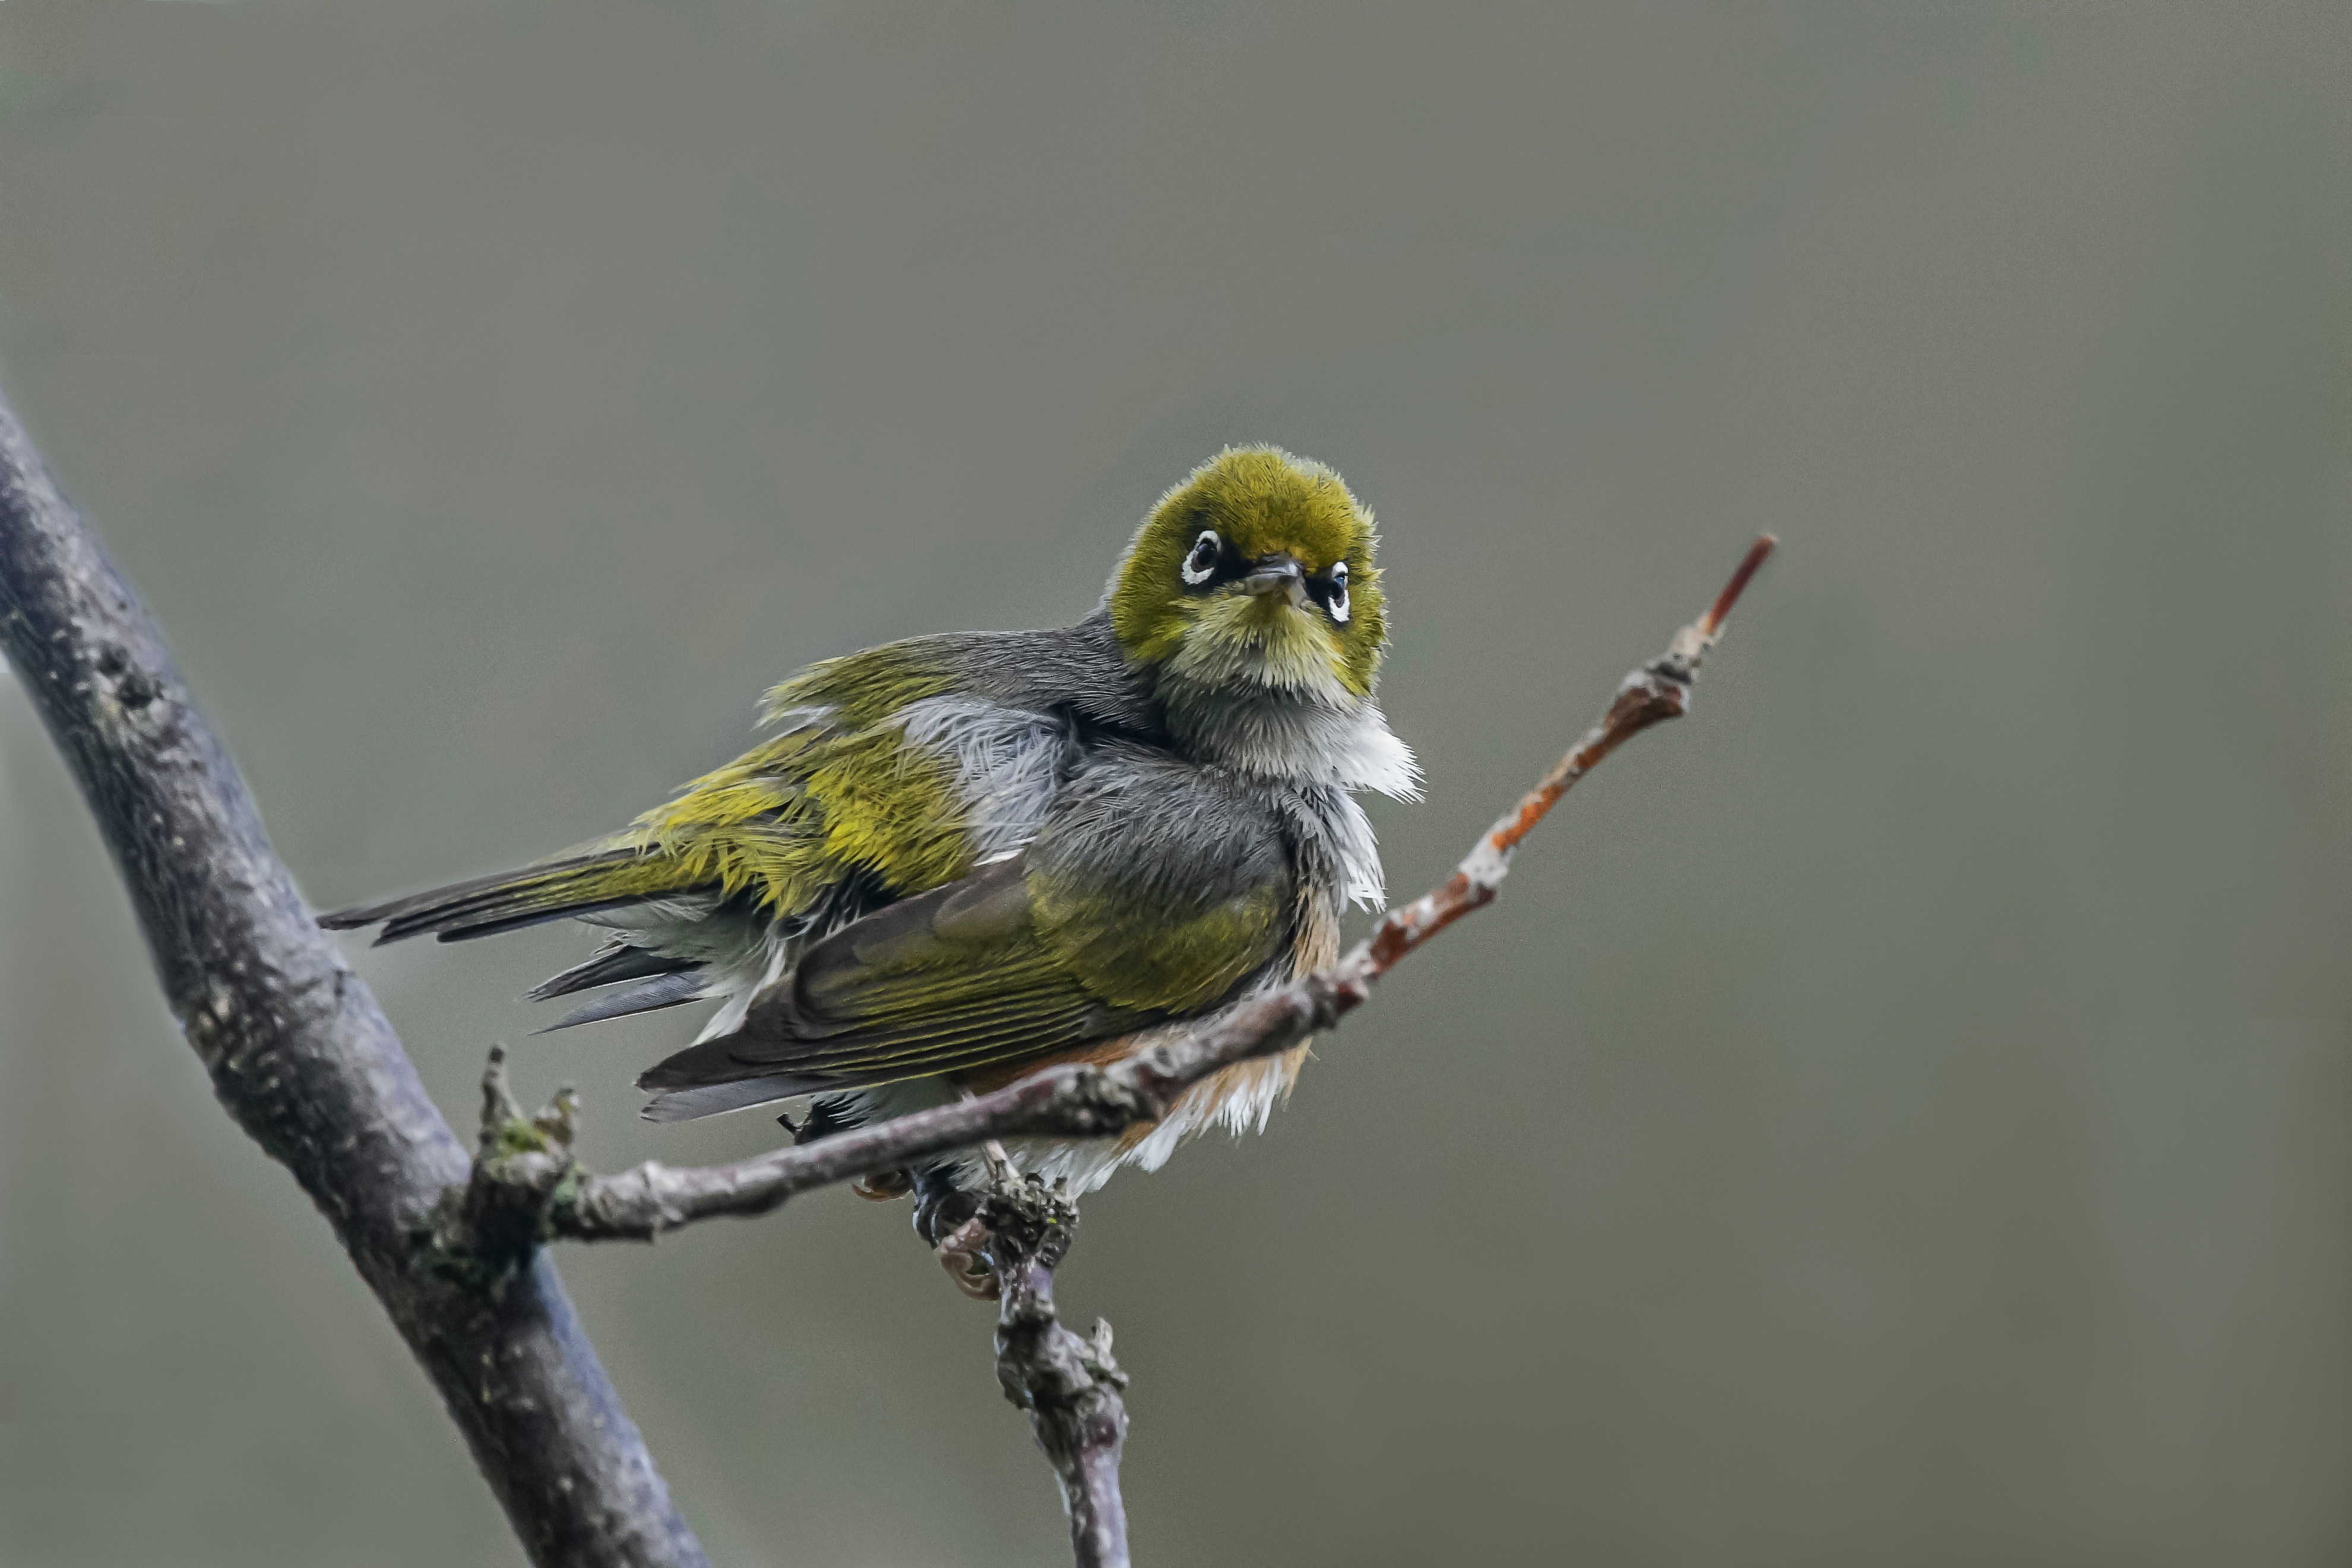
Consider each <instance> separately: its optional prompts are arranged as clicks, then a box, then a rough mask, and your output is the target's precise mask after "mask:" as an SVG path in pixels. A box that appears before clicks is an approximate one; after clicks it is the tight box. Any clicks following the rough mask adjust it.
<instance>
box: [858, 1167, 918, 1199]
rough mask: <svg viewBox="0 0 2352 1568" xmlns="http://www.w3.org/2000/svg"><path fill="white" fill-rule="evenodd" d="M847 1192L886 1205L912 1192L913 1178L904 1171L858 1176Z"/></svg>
mask: <svg viewBox="0 0 2352 1568" xmlns="http://www.w3.org/2000/svg"><path fill="white" fill-rule="evenodd" d="M849 1190H850V1191H852V1192H854V1193H856V1195H857V1196H858V1197H863V1198H868V1199H871V1200H872V1201H873V1202H876V1203H888V1202H890V1201H891V1200H892V1199H894V1198H901V1197H906V1196H907V1195H908V1193H910V1192H912V1191H914V1190H915V1177H914V1175H913V1173H912V1172H909V1171H907V1170H904V1169H900V1170H895V1171H877V1172H875V1173H874V1174H873V1175H872V1176H859V1177H858V1178H857V1179H856V1181H854V1182H851V1183H850V1184H849Z"/></svg>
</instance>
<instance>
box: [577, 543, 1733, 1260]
mask: <svg viewBox="0 0 2352 1568" xmlns="http://www.w3.org/2000/svg"><path fill="white" fill-rule="evenodd" d="M1776 542H1777V541H1775V540H1774V539H1773V538H1772V537H1771V536H1770V535H1769V534H1767V535H1765V536H1763V537H1762V538H1759V539H1757V541H1756V542H1755V543H1754V544H1753V545H1751V546H1750V547H1749V548H1748V554H1747V556H1746V557H1745V558H1744V559H1742V560H1741V561H1740V563H1739V569H1738V571H1736V572H1735V573H1733V575H1732V578H1731V580H1730V582H1729V583H1728V584H1727V585H1726V586H1725V588H1724V590H1723V591H1722V593H1720V594H1719V595H1717V598H1716V601H1715V603H1714V604H1713V606H1712V607H1711V608H1709V609H1708V611H1707V612H1706V614H1704V615H1702V616H1701V617H1699V619H1698V620H1696V621H1695V622H1692V623H1691V624H1689V625H1687V626H1685V627H1684V628H1683V629H1682V630H1681V631H1679V632H1675V637H1674V641H1673V642H1672V643H1669V644H1668V646H1667V648H1666V651H1665V653H1664V654H1662V655H1660V656H1659V657H1658V658H1657V659H1655V660H1654V661H1652V662H1651V663H1650V664H1644V665H1643V666H1642V667H1641V668H1640V669H1637V670H1635V671H1633V674H1629V675H1627V676H1626V677H1625V679H1624V681H1623V682H1622V684H1621V685H1619V686H1618V688H1617V692H1616V695H1614V697H1612V699H1611V701H1610V704H1609V707H1608V711H1607V712H1605V713H1604V714H1603V715H1602V716H1601V719H1600V722H1598V723H1597V724H1595V725H1594V726H1593V727H1591V729H1589V730H1587V731H1585V733H1584V735H1583V736H1582V737H1580V739H1579V740H1578V741H1577V743H1576V744H1575V746H1573V747H1570V749H1569V752H1568V754H1567V755H1566V756H1565V757H1562V758H1560V759H1559V763H1558V764H1556V765H1555V766H1554V767H1553V768H1552V769H1551V771H1550V772H1549V773H1547V774H1545V775H1544V777H1543V779H1542V780H1541V781H1540V782H1538V784H1537V786H1536V787H1535V789H1532V790H1529V791H1528V793H1527V794H1526V795H1525V796H1523V797H1521V799H1520V800H1519V803H1518V804H1517V806H1515V807H1514V808H1512V810H1510V811H1509V812H1507V814H1505V815H1504V816H1503V817H1501V818H1500V819H1498V820H1497V821H1496V823H1495V825H1494V826H1493V827H1491V828H1489V829H1487V830H1486V832H1485V833H1484V834H1482V835H1480V837H1479V840H1478V842H1477V843H1476V844H1475V846H1473V848H1472V849H1471V851H1470V853H1469V854H1468V855H1466V856H1465V857H1464V859H1463V861H1462V863H1461V864H1460V865H1459V866H1458V867H1457V868H1455V870H1454V874H1453V875H1452V876H1451V877H1449V878H1447V879H1446V880H1445V881H1444V883H1441V884H1439V885H1438V886H1437V887H1434V888H1433V889H1431V890H1430V891H1429V892H1428V893H1425V894H1423V895H1422V896H1421V897H1419V898H1417V899H1415V900H1413V901H1412V903H1411V904H1406V905H1404V906H1403V907H1402V908H1400V909H1392V910H1391V911H1389V912H1388V913H1387V914H1386V915H1382V916H1381V921H1380V924H1379V925H1375V926H1374V927H1373V928H1372V932H1371V935H1370V936H1367V937H1366V938H1365V939H1364V940H1363V941H1362V942H1360V943H1359V944H1358V945H1357V946H1356V947H1355V948H1354V949H1353V950H1352V951H1351V952H1349V953H1348V954H1347V955H1346V956H1343V957H1341V958H1340V959H1339V962H1337V963H1336V964H1333V965H1332V966H1330V967H1328V968H1326V969H1323V970H1321V971H1319V972H1318V973H1316V974H1313V975H1310V976H1308V977H1307V978H1305V979H1303V980H1299V981H1297V982H1295V983H1294V984H1291V985H1289V986H1286V987H1284V988H1281V989H1279V990H1275V991H1270V992H1268V993H1266V994H1265V995H1264V996H1261V997H1257V998H1253V999H1251V1000H1249V1001H1247V1002H1244V1003H1243V1004H1241V1005H1240V1006H1238V1007H1236V1008H1234V1009H1231V1010H1229V1011H1227V1012H1225V1013H1223V1015H1221V1016H1219V1017H1217V1018H1215V1019H1212V1020H1210V1021H1209V1022H1207V1023H1205V1024H1203V1025H1202V1027H1201V1028H1199V1029H1197V1030H1193V1031H1192V1032H1191V1033H1190V1034H1187V1035H1184V1036H1182V1037H1181V1038H1180V1039H1177V1040H1171V1041H1168V1042H1166V1043H1163V1044H1160V1045H1156V1046H1153V1047H1152V1048H1150V1050H1148V1051H1141V1052H1139V1053H1138V1054H1137V1055H1134V1056H1131V1057H1129V1058H1127V1059H1126V1060H1124V1061H1118V1062H1116V1063H1113V1064H1112V1065H1110V1066H1108V1067H1095V1066H1077V1065H1060V1066H1055V1067H1048V1068H1045V1069H1043V1070H1041V1071H1037V1072H1034V1073H1032V1074H1030V1075H1029V1076H1028V1077H1026V1078H1024V1079H1022V1080H1021V1081H1020V1082H1015V1083H1013V1084H1010V1085H1008V1086H1007V1087H1005V1088H1003V1089H1000V1090H998V1091H996V1092H994V1093H992V1094H982V1095H979V1096H977V1097H975V1098H972V1099H970V1100H964V1101H961V1102H959V1103H956V1104H953V1105H945V1106H941V1107H940V1108H938V1109H936V1110H930V1111H922V1112H918V1113H915V1114H913V1115H910V1116H900V1117H898V1118H896V1119H894V1120H892V1121H887V1122H881V1123H877V1124H874V1125H873V1126H870V1127H862V1128H859V1129H857V1130H856V1131H854V1132H847V1133H840V1134H834V1135H833V1136H830V1137H826V1138H821V1139H819V1140H817V1141H815V1142H814V1143H810V1144H804V1145H801V1146H800V1147H798V1148H792V1149H779V1150H777V1151H775V1152H774V1153H772V1154H766V1155H759V1156H758V1157H756V1158H753V1159H749V1160H743V1161H740V1162H738V1163H736V1164H734V1165H726V1166H701V1167H696V1168H689V1169H677V1168H674V1167H672V1166H665V1165H661V1164H659V1163H658V1162H648V1163H647V1164H645V1165H641V1166H636V1167H635V1168H634V1169H631V1170H627V1171H624V1172H622V1173H621V1174H619V1175H617V1176H577V1177H576V1179H574V1180H572V1182H571V1183H570V1184H569V1185H568V1186H564V1187H562V1188H561V1189H558V1190H555V1191H553V1192H551V1194H550V1195H549V1196H548V1197H547V1198H546V1201H545V1202H544V1204H543V1206H541V1207H539V1208H538V1209H537V1210H536V1216H537V1219H538V1223H539V1227H540V1233H541V1235H544V1236H547V1237H551V1238H553V1237H563V1238H568V1239H572V1240H577V1241H610V1240H638V1241H646V1240H651V1239H653V1238H655V1237H656V1236H658V1235H660V1234H661V1233H662V1232H664V1231H667V1230H675V1229H677V1228H678V1227H680V1226H683V1225H689V1224H692V1223H693V1222H694V1221H696V1220H698V1219H709V1218H719V1217H721V1216H733V1217H738V1218H742V1217H748V1216H751V1215H759V1214H766V1213H768V1212H770V1211H771V1210H772V1209H774V1208H776V1207H779V1206H781V1205H782V1203H783V1202H784V1201H785V1200H786V1199H788V1198H790V1197H793V1194H795V1193H801V1192H806V1191H809V1190H810V1189H812V1188H814V1187H821V1186H832V1185H834V1184H835V1183H836V1182H845V1181H855V1180H857V1179H859V1178H860V1177H864V1176H877V1175H879V1174H882V1173H884V1172H889V1171H896V1170H899V1169H902V1168H904V1167H905V1166H908V1165H910V1164H915V1163H919V1162H920V1161H922V1160H925V1159H929V1158H931V1157H933V1156H935V1155H945V1154H950V1153H953V1152H954V1151H956V1150H958V1149H966V1148H971V1147H972V1146H973V1145H977V1144H980V1143H982V1142H984V1141H986V1140H987V1139H990V1138H1011V1137H1029V1136H1038V1135H1050V1136H1058V1137H1106V1136H1112V1135H1116V1134H1118V1133H1121V1132H1124V1131H1125V1130H1126V1129H1127V1128H1129V1127H1131V1126H1133V1125H1135V1124H1137V1123H1139V1122H1150V1121H1156V1120H1158V1119H1159V1118H1160V1117H1161V1116H1163V1115H1165V1114H1167V1113H1168V1111H1169V1108H1170V1107H1171V1106H1172V1105H1173V1104H1174V1103H1176V1101H1177V1100H1178V1098H1180V1097H1181V1095H1182V1094H1183V1092H1184V1091H1186V1090H1187V1089H1189V1088H1191V1087H1192V1085H1193V1084H1194V1083H1197V1082H1200V1081H1201V1080H1202V1079H1203V1078H1206V1077H1208V1076H1209V1075H1210V1074H1211V1073H1213V1072H1216V1071H1220V1070H1221V1069H1223V1068H1226V1067H1230V1066H1232V1065H1233V1064H1234V1063H1235V1062H1237V1061H1248V1060H1249V1059H1251V1058H1253V1057H1259V1056H1271V1055H1274V1054H1276V1052H1279V1051H1287V1050H1289V1049H1290V1048H1291V1047H1292V1046H1294V1045H1296V1044H1297V1043H1298V1042H1299V1041H1300V1040H1304V1039H1306V1038H1307V1036H1308V1035H1310V1034H1314V1033H1316V1032H1317V1031H1318V1030H1325V1029H1328V1028H1329V1027H1330V1026H1331V1025H1332V1024H1333V1023H1335V1022H1336V1021H1338V1019H1339V1018H1340V1017H1341V1016H1342V1015H1344V1014H1346V1013H1349V1012H1351V1011H1353V1010H1354V1009H1356V1008H1358V1007H1360V1006H1361V1005H1362V1004H1363V1002H1364V1001H1365V999H1366V998H1368V997H1369V996H1370V992H1371V987H1372V984H1373V982H1375V981H1377V980H1378V979H1380V978H1381V976H1383V975H1385V974H1387V973H1388V972H1389V970H1390V969H1391V968H1393V967H1395V966H1396V965H1397V964H1398V963H1399V962H1400V961H1401V960H1402V959H1403V958H1404V956H1406V955H1407V954H1410V953H1413V952H1417V951H1419V950H1420V948H1421V947H1422V946H1424V945H1425V944H1427V943H1428V941H1429V940H1430V938H1432V937H1433V936H1436V935H1437V934H1438V933H1439V932H1441V931H1443V930H1444V929H1445V928H1446V927H1447V926H1449V925H1453V924H1454V922H1455V921H1457V920H1459V919H1461V918H1462V917H1463V916H1464V915H1468V914H1469V913H1471V912H1472V911H1473V910H1477V909H1483V908H1485V907H1486V905H1487V904H1492V903H1493V902H1494V901H1495V897H1496V892H1497V890H1498V889H1499V888H1500V887H1501V886H1502V882H1503V878H1504V877H1505V876H1506V875H1507V874H1508V873H1509V872H1510V866H1511V856H1512V853H1513V852H1515V851H1516V850H1517V848H1518V846H1519V844H1520V842H1521V841H1523V840H1525V839H1526V838H1527V836H1528V833H1529V832H1530V831H1533V830H1534V828H1535V825H1536V824H1537V823H1538V822H1539V821H1542V820H1543V818H1544V815H1545V813H1547V812H1549V810H1551V809H1552V807H1553V806H1554V805H1556V804H1558V803H1559V798H1560V797H1561V796H1562V795H1564V794H1566V793H1567V792H1568V791H1569V789H1570V788H1571V787H1573V786H1574V785H1575V783H1576V781H1577V780H1578V779H1581V778H1583V777H1584V776H1585V774H1587V773H1589V772H1591V770H1592V768H1595V767H1596V766H1598V765H1599V764H1600V762H1601V759H1602V758H1605V757H1607V756H1608V755H1609V754H1610V753H1611V752H1612V751H1614V750H1616V749H1617V747H1620V746H1622V745H1623V744H1624V743H1625V742H1626V741H1627V740H1630V739H1631V738H1633V737H1634V736H1636V735H1639V734H1640V733H1641V732H1642V731H1643V730H1645V729H1647V728H1649V727H1651V726H1652V725H1654V724H1659V723H1662V722H1664V720H1666V719H1670V718H1679V717H1681V716H1683V715H1684V714H1685V713H1686V712H1688V711H1689V709H1690V699H1691V688H1692V685H1693V683H1694V682H1695V681H1696V678H1697V675H1698V667H1699V663H1700V661H1701V660H1702V659H1703V658H1705V656H1706V651H1707V650H1708V649H1709V648H1710V647H1712V646H1714V644H1715V640H1716V638H1717V636H1718V635H1719V634H1720V633H1721V632H1722V630H1723V623H1724V621H1725V619H1726V618H1727V616H1729V614H1730V613H1731V610H1732V607H1733V606H1734V605H1735V604H1737V603H1738V600H1739V596H1740V594H1741V593H1742V592H1743V591H1745V590H1746V588H1747V587H1748V580H1750V579H1751V578H1753V577H1754V576H1755V575H1756V570H1757V569H1758V568H1759V567H1760V566H1762V565H1763V564H1764V560H1765V558H1766V557H1768V556H1769V555H1770V554H1771V553H1772V550H1773V548H1774V546H1775V544H1776Z"/></svg>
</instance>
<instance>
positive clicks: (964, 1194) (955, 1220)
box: [914, 1166, 996, 1301]
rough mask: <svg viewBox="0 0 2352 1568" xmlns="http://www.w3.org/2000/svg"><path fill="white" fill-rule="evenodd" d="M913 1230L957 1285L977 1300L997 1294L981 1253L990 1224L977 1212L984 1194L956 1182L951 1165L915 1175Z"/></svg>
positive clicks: (929, 1169) (994, 1279)
mask: <svg viewBox="0 0 2352 1568" xmlns="http://www.w3.org/2000/svg"><path fill="white" fill-rule="evenodd" d="M914 1189H915V1234H916V1235H918V1236H919V1237H921V1238H922V1239H924V1240H925V1241H926V1242H928V1243H929V1244H930V1248H931V1251H932V1253H933V1255H934V1256H936V1257H937V1258H938V1259H939V1260H940V1268H942V1269H945V1270H947V1271H948V1278H949V1279H950V1280H953V1281H955V1283H956V1289H957V1290H959V1291H962V1292H963V1293H964V1294H965V1295H967V1296H970V1297H971V1298H972V1299H974V1300H975V1301H994V1300H995V1299H996V1276H995V1275H994V1274H992V1273H991V1272H990V1271H989V1268H988V1264H987V1262H986V1260H984V1259H983V1258H982V1247H983V1246H984V1244H985V1243H986V1242H987V1240H988V1228H987V1226H986V1225H984V1224H982V1221H981V1218H980V1210H981V1205H982V1201H983V1198H982V1194H980V1193H977V1192H974V1191H971V1189H970V1188H968V1187H961V1186H957V1185H956V1183H955V1176H954V1169H953V1167H952V1166H926V1167H925V1168H924V1169H923V1170H921V1171H919V1172H918V1173H917V1174H916V1176H915V1177H914Z"/></svg>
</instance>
